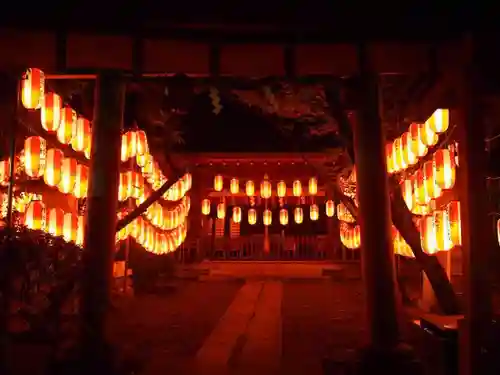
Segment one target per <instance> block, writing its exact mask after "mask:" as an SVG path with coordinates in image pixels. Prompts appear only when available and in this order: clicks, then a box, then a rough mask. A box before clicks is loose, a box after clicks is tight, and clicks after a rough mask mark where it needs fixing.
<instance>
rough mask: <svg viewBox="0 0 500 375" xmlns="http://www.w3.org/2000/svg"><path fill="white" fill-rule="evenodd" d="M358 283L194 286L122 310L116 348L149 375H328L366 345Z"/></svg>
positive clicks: (215, 283)
mask: <svg viewBox="0 0 500 375" xmlns="http://www.w3.org/2000/svg"><path fill="white" fill-rule="evenodd" d="M361 302H362V299H361V294H360V283H359V281H347V282H345V281H344V282H342V283H341V282H335V281H332V280H328V279H323V280H286V279H285V280H261V281H248V282H246V283H244V284H238V283H236V282H234V281H206V282H192V283H189V284H188V285H186V286H184V287H182V288H180V289H179V290H178V291H177V292H175V293H173V294H172V295H170V296H142V297H136V298H134V299H133V300H132V301H130V304H129V306H122V307H121V309H123V311H122V312H120V313H119V314H118V315H120V316H121V319H116V320H115V322H114V328H115V333H114V336H113V337H114V338H115V341H116V340H118V342H121V343H122V344H121V346H122V347H123V348H124V349H123V350H128V351H131V352H132V353H134V355H139V356H140V357H142V360H144V361H145V368H144V374H147V375H156V374H165V373H175V374H176V375H182V374H189V375H196V374H200V375H201V374H214V375H217V374H221V375H222V374H224V375H225V374H231V375H232V374H238V375H239V374H241V375H246V374H256V373H259V374H263V375H275V374H276V375H282V374H283V375H284V374H287V375H290V374H292V375H293V374H307V375H319V374H322V368H321V364H322V360H323V359H324V358H325V357H329V358H332V357H333V358H336V359H344V358H345V357H346V356H349V355H351V354H352V353H351V352H352V351H353V350H354V349H355V348H356V347H357V346H358V345H359V343H360V342H361V338H362V331H361V327H362V326H363V324H362V322H361V316H362V306H363V305H362V303H361Z"/></svg>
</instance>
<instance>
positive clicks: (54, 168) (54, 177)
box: [43, 148, 64, 186]
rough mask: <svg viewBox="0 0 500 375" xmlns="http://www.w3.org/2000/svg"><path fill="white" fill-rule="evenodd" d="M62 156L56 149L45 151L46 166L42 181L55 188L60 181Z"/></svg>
mask: <svg viewBox="0 0 500 375" xmlns="http://www.w3.org/2000/svg"><path fill="white" fill-rule="evenodd" d="M63 159H64V154H63V152H62V151H61V150H59V149H57V148H51V149H49V150H48V151H47V165H46V167H45V173H44V174H43V180H44V181H45V183H46V184H47V185H49V186H56V185H57V184H58V183H59V182H60V181H61V167H62V161H63Z"/></svg>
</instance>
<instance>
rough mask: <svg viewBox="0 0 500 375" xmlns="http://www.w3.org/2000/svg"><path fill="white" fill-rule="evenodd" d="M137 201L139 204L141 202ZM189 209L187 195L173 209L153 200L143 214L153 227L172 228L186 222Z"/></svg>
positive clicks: (189, 204) (189, 202) (189, 203)
mask: <svg viewBox="0 0 500 375" xmlns="http://www.w3.org/2000/svg"><path fill="white" fill-rule="evenodd" d="M137 203H138V205H139V204H140V203H142V202H137ZM190 209H191V199H190V197H189V196H185V197H184V198H183V199H182V201H181V202H180V204H179V205H177V206H176V207H175V208H174V209H167V208H165V207H163V206H162V205H161V203H159V202H155V203H153V204H152V205H151V206H149V207H148V209H147V210H146V212H145V216H146V218H147V219H148V220H149V222H150V223H151V224H153V225H154V226H155V227H157V228H159V229H162V230H172V229H174V228H176V227H178V226H179V225H181V224H183V223H185V222H186V219H187V216H188V214H189V210H190Z"/></svg>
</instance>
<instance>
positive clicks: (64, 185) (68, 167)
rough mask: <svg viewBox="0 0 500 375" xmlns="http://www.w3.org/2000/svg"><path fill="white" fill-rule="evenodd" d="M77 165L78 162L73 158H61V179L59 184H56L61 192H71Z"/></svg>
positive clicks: (73, 186)
mask: <svg viewBox="0 0 500 375" xmlns="http://www.w3.org/2000/svg"><path fill="white" fill-rule="evenodd" d="M77 166H78V163H77V162H76V160H75V159H72V158H65V159H63V162H62V165H61V181H59V184H58V185H57V187H58V188H59V191H60V192H61V193H64V194H68V193H71V192H72V191H73V189H74V188H75V181H76V169H77Z"/></svg>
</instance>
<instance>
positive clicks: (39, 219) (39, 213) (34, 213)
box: [24, 201, 46, 230]
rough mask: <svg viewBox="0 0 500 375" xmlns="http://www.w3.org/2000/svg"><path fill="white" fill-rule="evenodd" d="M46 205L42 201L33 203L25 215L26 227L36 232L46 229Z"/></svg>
mask: <svg viewBox="0 0 500 375" xmlns="http://www.w3.org/2000/svg"><path fill="white" fill-rule="evenodd" d="M45 215H46V213H45V205H44V204H43V202H42V201H31V202H30V203H29V205H28V207H27V208H26V213H25V214H24V225H26V227H28V228H30V229H34V230H44V229H45V219H46V216H45Z"/></svg>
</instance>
